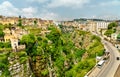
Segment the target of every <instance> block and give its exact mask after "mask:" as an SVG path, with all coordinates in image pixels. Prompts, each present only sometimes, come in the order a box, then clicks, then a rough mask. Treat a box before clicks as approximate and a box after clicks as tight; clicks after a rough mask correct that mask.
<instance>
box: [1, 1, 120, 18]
mask: <svg viewBox="0 0 120 77" xmlns="http://www.w3.org/2000/svg"><path fill="white" fill-rule="evenodd" d="M0 15H4V16H19V15H21V16H22V17H38V18H42V19H52V20H71V19H75V18H118V19H120V0H0Z"/></svg>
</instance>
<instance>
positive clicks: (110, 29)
mask: <svg viewBox="0 0 120 77" xmlns="http://www.w3.org/2000/svg"><path fill="white" fill-rule="evenodd" d="M117 26H118V24H117V23H116V22H112V23H110V24H109V25H108V30H107V31H106V32H105V33H104V34H105V35H106V36H107V37H111V34H112V33H115V32H116V28H115V27H117Z"/></svg>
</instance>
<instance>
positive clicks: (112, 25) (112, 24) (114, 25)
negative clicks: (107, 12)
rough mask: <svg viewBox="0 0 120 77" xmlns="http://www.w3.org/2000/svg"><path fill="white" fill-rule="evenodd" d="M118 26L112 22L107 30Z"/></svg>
mask: <svg viewBox="0 0 120 77" xmlns="http://www.w3.org/2000/svg"><path fill="white" fill-rule="evenodd" d="M117 26H118V24H117V23H116V22H112V23H110V24H109V25H108V29H112V28H113V27H117Z"/></svg>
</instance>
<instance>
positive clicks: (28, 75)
mask: <svg viewBox="0 0 120 77" xmlns="http://www.w3.org/2000/svg"><path fill="white" fill-rule="evenodd" d="M2 55H3V54H2ZM4 56H5V57H6V60H7V61H6V62H7V64H5V63H3V64H1V65H5V66H6V67H4V66H3V67H2V68H3V69H0V70H1V76H0V77H4V76H5V77H32V76H33V74H32V71H31V68H30V65H29V60H28V56H27V54H26V52H24V51H21V52H9V53H7V54H4ZM6 73H8V74H6Z"/></svg>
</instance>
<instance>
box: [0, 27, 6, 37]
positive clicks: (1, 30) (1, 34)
mask: <svg viewBox="0 0 120 77" xmlns="http://www.w3.org/2000/svg"><path fill="white" fill-rule="evenodd" d="M4 35H5V34H4V32H3V25H0V37H4Z"/></svg>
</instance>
